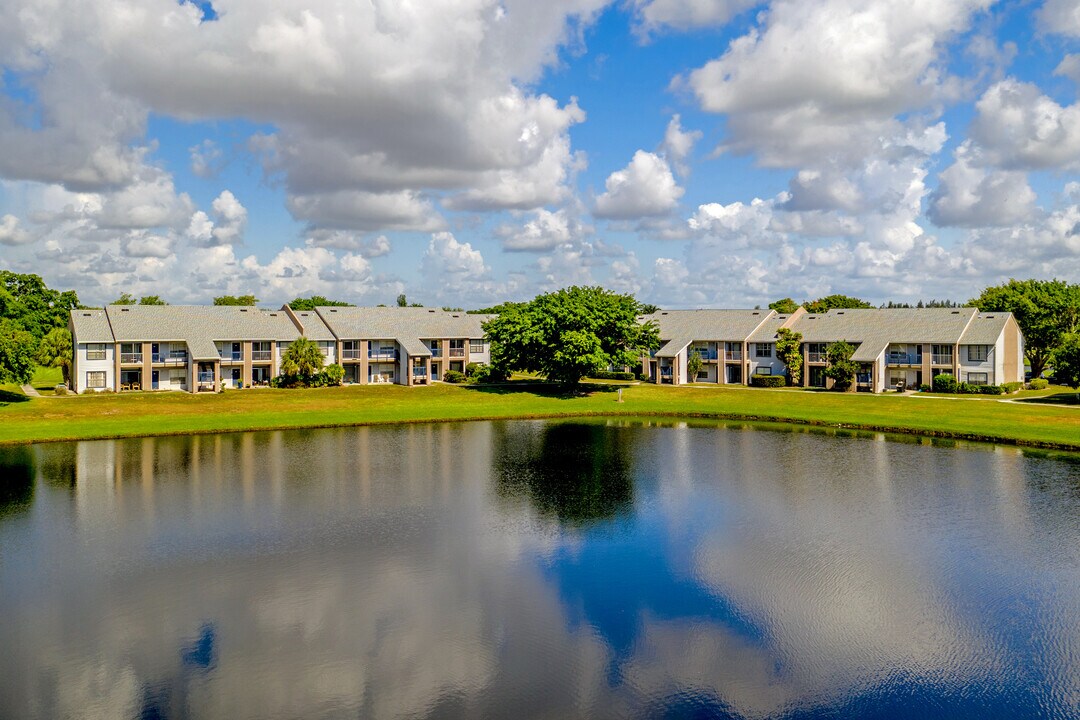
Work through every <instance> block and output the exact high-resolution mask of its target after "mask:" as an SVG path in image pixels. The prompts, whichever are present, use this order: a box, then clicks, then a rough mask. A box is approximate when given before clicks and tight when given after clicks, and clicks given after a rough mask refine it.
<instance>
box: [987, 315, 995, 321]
mask: <svg viewBox="0 0 1080 720" xmlns="http://www.w3.org/2000/svg"><path fill="white" fill-rule="evenodd" d="M985 317H986V319H987V320H993V319H994V316H993V315H987V316H985Z"/></svg>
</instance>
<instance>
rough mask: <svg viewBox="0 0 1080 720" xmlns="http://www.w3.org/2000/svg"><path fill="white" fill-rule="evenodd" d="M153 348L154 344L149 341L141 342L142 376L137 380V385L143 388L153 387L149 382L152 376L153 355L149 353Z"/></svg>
mask: <svg viewBox="0 0 1080 720" xmlns="http://www.w3.org/2000/svg"><path fill="white" fill-rule="evenodd" d="M153 349H154V346H153V345H152V344H151V343H148V342H144V343H143V344H142V378H141V379H140V380H139V385H140V386H141V387H142V389H143V390H149V389H150V388H151V387H153V386H152V385H151V384H150V381H151V379H152V378H153V377H154V375H153V372H154V371H153V363H154V356H153V355H152V354H151V351H152V350H153Z"/></svg>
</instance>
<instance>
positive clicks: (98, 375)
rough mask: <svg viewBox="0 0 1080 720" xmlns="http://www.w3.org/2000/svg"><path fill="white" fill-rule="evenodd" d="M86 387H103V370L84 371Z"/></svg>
mask: <svg viewBox="0 0 1080 720" xmlns="http://www.w3.org/2000/svg"><path fill="white" fill-rule="evenodd" d="M86 387H88V388H103V387H105V371H104V370H95V371H93V372H88V373H86Z"/></svg>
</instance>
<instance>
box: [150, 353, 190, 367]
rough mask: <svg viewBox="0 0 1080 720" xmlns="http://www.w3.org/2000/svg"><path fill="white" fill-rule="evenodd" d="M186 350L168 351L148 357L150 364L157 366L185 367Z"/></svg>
mask: <svg viewBox="0 0 1080 720" xmlns="http://www.w3.org/2000/svg"><path fill="white" fill-rule="evenodd" d="M187 359H188V357H187V351H186V350H170V351H169V352H156V353H153V354H152V355H151V356H150V360H151V362H154V363H157V364H159V365H186V364H187Z"/></svg>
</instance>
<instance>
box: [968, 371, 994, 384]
mask: <svg viewBox="0 0 1080 720" xmlns="http://www.w3.org/2000/svg"><path fill="white" fill-rule="evenodd" d="M967 381H968V385H986V384H987V382H988V381H989V373H968V374H967Z"/></svg>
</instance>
